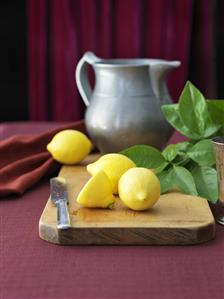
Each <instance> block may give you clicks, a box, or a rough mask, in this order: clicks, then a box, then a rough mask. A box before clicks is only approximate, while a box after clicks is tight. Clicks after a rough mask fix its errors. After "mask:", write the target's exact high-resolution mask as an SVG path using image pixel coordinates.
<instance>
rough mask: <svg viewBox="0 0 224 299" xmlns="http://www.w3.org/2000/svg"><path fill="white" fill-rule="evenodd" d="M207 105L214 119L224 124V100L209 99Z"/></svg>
mask: <svg viewBox="0 0 224 299" xmlns="http://www.w3.org/2000/svg"><path fill="white" fill-rule="evenodd" d="M207 107H208V111H209V113H210V115H211V118H212V121H213V122H214V123H216V124H219V125H224V100H207Z"/></svg>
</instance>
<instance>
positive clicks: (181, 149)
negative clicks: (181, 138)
mask: <svg viewBox="0 0 224 299" xmlns="http://www.w3.org/2000/svg"><path fill="white" fill-rule="evenodd" d="M191 146H192V144H191V143H190V142H187V141H185V142H179V143H176V144H169V145H168V146H167V147H166V148H165V149H164V150H163V152H162V155H163V156H164V158H165V159H166V160H167V161H169V162H171V161H173V160H174V159H175V158H176V157H177V155H181V156H185V153H186V151H187V149H189V148H190V147H191ZM182 158H183V157H182Z"/></svg>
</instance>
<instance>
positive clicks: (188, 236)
mask: <svg viewBox="0 0 224 299" xmlns="http://www.w3.org/2000/svg"><path fill="white" fill-rule="evenodd" d="M95 159H96V156H94V155H92V156H89V157H88V158H87V159H86V160H85V161H83V163H82V164H81V165H77V166H63V167H62V169H61V171H60V174H59V175H60V176H62V177H65V178H66V180H67V183H68V195H69V214H70V219H71V225H72V227H71V228H69V229H67V230H58V229H57V208H56V207H55V206H54V205H53V204H52V203H51V201H50V199H49V200H48V202H47V204H46V207H45V209H44V211H43V213H42V215H41V218H40V221H39V235H40V237H41V238H42V239H44V240H46V241H49V242H52V243H57V244H64V245H72V244H74V245H75V244H76V245H78V244H97V245H102V244H113V245H121V244H123V245H125V244H126V245H127V244H135V245H137V244H138V245H152V244H158V245H162V244H163V245H186V244H198V243H202V242H206V241H208V240H211V239H213V238H214V236H215V221H214V218H213V215H212V213H211V211H210V208H209V205H208V203H207V201H206V200H205V199H202V198H199V197H195V196H189V195H184V194H181V193H168V194H164V195H161V197H160V199H159V201H158V202H157V203H156V204H155V206H154V207H153V208H151V209H150V210H148V211H144V212H135V211H132V210H130V209H128V208H126V207H125V206H124V205H123V204H122V203H121V201H120V199H119V198H118V197H117V198H116V203H115V208H114V209H113V210H109V209H87V208H82V207H80V206H79V205H78V204H77V203H76V197H77V194H78V193H79V191H80V190H81V188H82V186H83V185H84V184H85V183H86V182H87V180H88V179H89V178H90V175H89V174H88V173H87V171H86V168H85V166H86V165H87V164H88V163H90V162H92V161H94V160H95ZM99 192H100V186H99Z"/></svg>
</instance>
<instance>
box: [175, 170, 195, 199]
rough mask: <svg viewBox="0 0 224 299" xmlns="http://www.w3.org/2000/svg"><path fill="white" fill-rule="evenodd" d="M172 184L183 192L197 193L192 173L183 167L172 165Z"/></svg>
mask: <svg viewBox="0 0 224 299" xmlns="http://www.w3.org/2000/svg"><path fill="white" fill-rule="evenodd" d="M170 175H171V179H172V184H173V186H174V187H176V188H177V189H178V190H180V191H181V192H183V193H186V194H191V195H198V192H197V189H196V186H195V182H194V178H193V176H192V174H191V173H190V172H189V171H188V170H187V169H186V168H184V167H181V166H173V168H172V170H171V172H170Z"/></svg>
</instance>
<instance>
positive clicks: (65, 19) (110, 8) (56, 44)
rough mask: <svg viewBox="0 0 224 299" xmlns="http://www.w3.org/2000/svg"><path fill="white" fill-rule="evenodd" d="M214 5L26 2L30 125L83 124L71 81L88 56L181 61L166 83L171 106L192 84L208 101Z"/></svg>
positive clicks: (128, 0) (204, 0)
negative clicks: (87, 53)
mask: <svg viewBox="0 0 224 299" xmlns="http://www.w3.org/2000/svg"><path fill="white" fill-rule="evenodd" d="M211 2H212V1H211V0H198V1H193V0H63V1H62V0H27V17H28V53H29V56H28V67H29V70H28V71H29V76H28V77H29V113H30V119H31V120H55V121H74V120H78V119H80V118H82V117H83V112H84V109H85V107H84V105H83V103H82V100H81V99H80V96H79V94H78V91H77V88H76V85H75V79H74V78H75V67H76V64H77V62H78V60H79V59H80V58H81V56H82V55H83V53H84V52H85V51H87V50H91V51H93V52H94V53H95V54H96V55H97V56H100V57H102V58H136V57H150V58H163V59H178V60H180V61H181V62H182V66H181V68H179V69H178V70H175V71H174V72H173V73H172V74H170V75H169V78H168V83H169V87H170V91H171V94H172V97H173V98H174V100H177V99H178V96H179V94H180V92H181V89H182V88H183V85H184V84H185V81H186V80H187V79H191V77H192V79H193V81H195V82H194V83H195V84H197V85H198V86H199V87H200V89H202V91H203V92H205V94H206V96H208V97H209V96H211V95H212V92H213V81H212V74H213V69H212V68H213V66H212V55H213V52H212V50H213V49H212V46H211V45H212V42H211V41H212V32H211V20H212V17H211V12H212V9H211ZM189 70H191V75H190V74H189Z"/></svg>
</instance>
